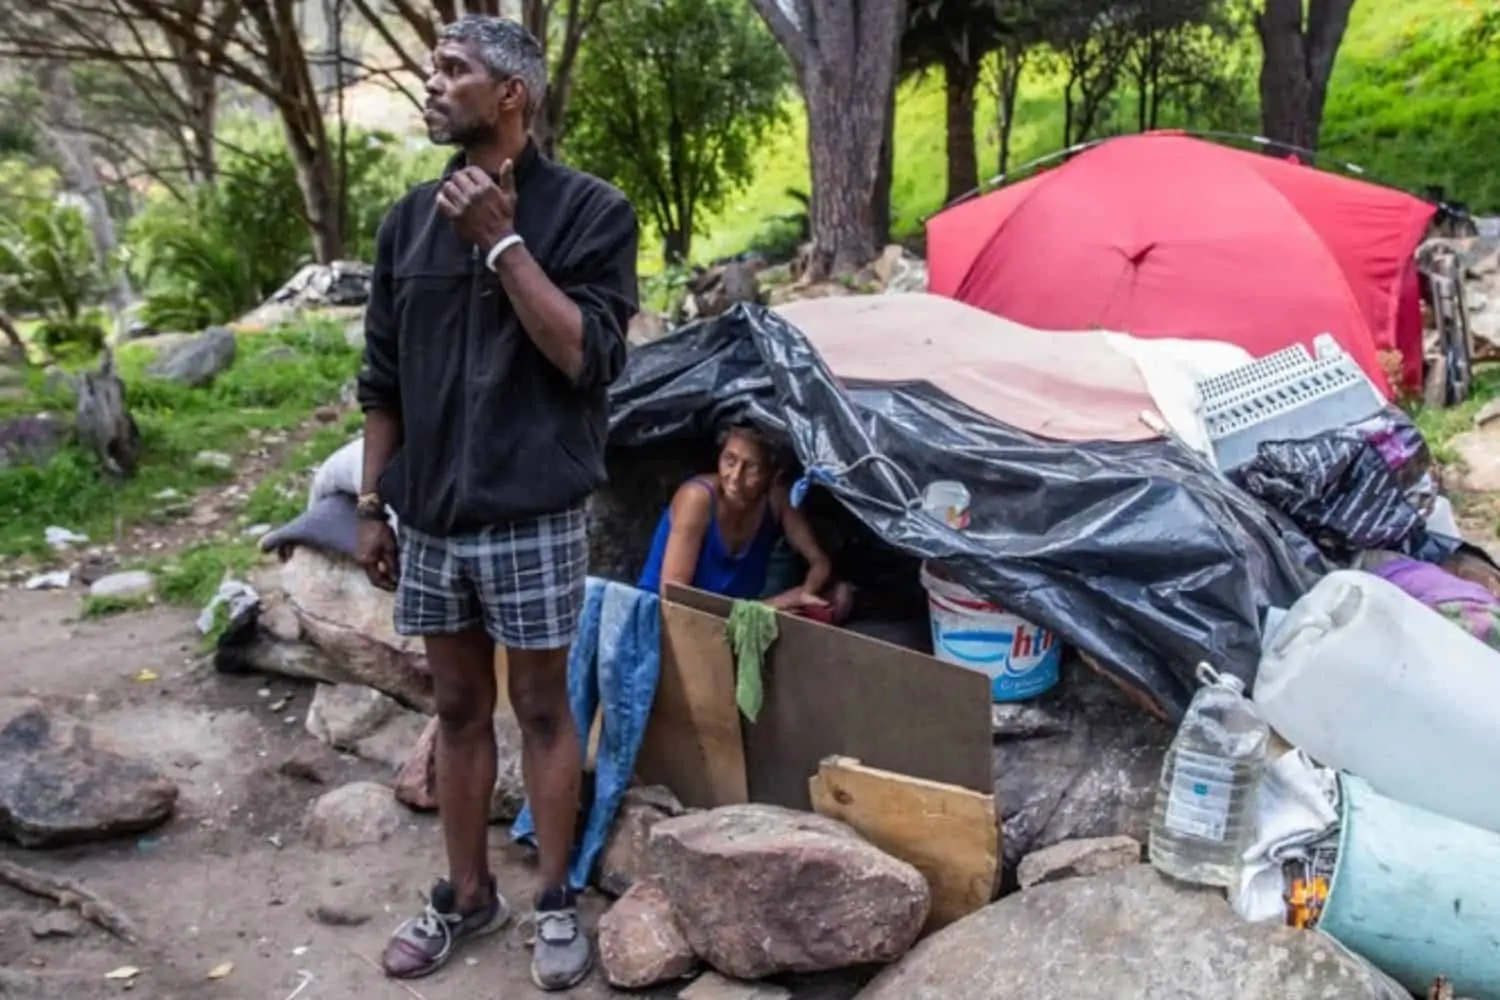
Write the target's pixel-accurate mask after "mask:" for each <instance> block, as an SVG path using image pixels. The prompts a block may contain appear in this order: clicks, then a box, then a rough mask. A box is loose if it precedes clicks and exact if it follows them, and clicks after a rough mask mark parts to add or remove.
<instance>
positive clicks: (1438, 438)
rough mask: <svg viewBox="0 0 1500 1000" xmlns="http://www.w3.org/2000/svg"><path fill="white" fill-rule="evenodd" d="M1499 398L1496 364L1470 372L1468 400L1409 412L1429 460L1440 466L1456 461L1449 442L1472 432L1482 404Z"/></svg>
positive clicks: (1498, 366)
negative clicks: (1426, 448)
mask: <svg viewBox="0 0 1500 1000" xmlns="http://www.w3.org/2000/svg"><path fill="white" fill-rule="evenodd" d="M1496 397H1500V364H1492V365H1482V366H1480V367H1479V368H1478V369H1476V370H1475V372H1474V381H1473V385H1472V387H1471V389H1470V392H1469V398H1468V399H1467V400H1465V401H1464V402H1463V403H1461V404H1460V405H1458V406H1454V407H1451V408H1448V409H1443V408H1441V407H1426V406H1422V405H1420V404H1418V405H1416V406H1413V407H1412V409H1411V413H1412V418H1413V419H1414V420H1415V421H1416V424H1417V429H1418V430H1420V431H1421V432H1422V437H1423V439H1425V440H1426V441H1427V447H1428V448H1429V449H1430V450H1431V451H1432V457H1433V458H1435V459H1437V460H1438V461H1439V462H1441V463H1443V464H1445V465H1446V464H1448V463H1450V462H1453V461H1454V460H1456V459H1457V458H1458V455H1457V454H1456V453H1455V452H1454V450H1453V448H1452V446H1451V445H1450V444H1449V442H1450V441H1451V440H1452V439H1453V438H1455V437H1457V436H1458V435H1460V434H1462V433H1463V432H1464V431H1471V430H1473V429H1474V417H1475V416H1476V415H1477V414H1478V413H1479V411H1480V410H1481V409H1483V408H1484V406H1485V404H1486V403H1488V402H1490V401H1491V400H1493V399H1495V398H1496Z"/></svg>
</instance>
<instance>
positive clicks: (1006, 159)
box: [995, 47, 1026, 176]
mask: <svg viewBox="0 0 1500 1000" xmlns="http://www.w3.org/2000/svg"><path fill="white" fill-rule="evenodd" d="M1000 60H1001V62H1000V68H999V73H1000V86H999V88H998V93H997V94H996V95H995V97H996V100H995V114H996V117H997V118H998V119H999V121H998V122H997V124H998V125H999V129H1000V156H999V164H998V165H999V168H1000V169H999V170H998V171H997V173H999V174H1000V175H1002V176H1003V175H1004V174H1005V172H1006V171H1007V170H1009V169H1010V139H1011V135H1012V134H1013V133H1014V132H1015V125H1016V97H1017V96H1018V95H1019V93H1020V90H1021V71H1022V70H1023V69H1025V68H1026V52H1025V50H1024V49H1020V48H1019V47H1018V48H1016V49H1014V50H1012V51H1010V52H1004V53H1002V54H1001V56H1000Z"/></svg>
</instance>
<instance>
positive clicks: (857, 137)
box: [754, 0, 906, 280]
mask: <svg viewBox="0 0 1500 1000" xmlns="http://www.w3.org/2000/svg"><path fill="white" fill-rule="evenodd" d="M754 3H755V7H756V10H758V11H759V12H760V15H761V18H762V19H763V20H764V21H765V22H766V24H767V26H769V27H770V29H771V32H772V34H774V35H775V36H776V39H777V41H779V42H780V43H781V46H782V48H784V49H785V50H786V52H787V55H788V56H789V57H790V58H791V61H792V65H793V66H794V67H795V69H796V71H797V81H798V83H799V84H800V85H801V88H802V96H803V98H804V99H805V100H806V102H807V125H808V130H807V145H808V154H809V155H808V160H809V162H810V164H811V166H812V187H813V193H812V213H811V214H812V255H811V257H810V259H809V261H808V272H807V273H808V276H809V277H810V278H812V279H813V280H818V279H820V278H826V277H827V276H829V275H830V274H831V273H836V272H837V273H843V272H852V271H856V270H858V269H859V268H860V267H863V266H864V265H865V264H867V263H869V262H870V261H871V260H873V259H874V257H875V254H876V252H877V250H878V248H879V240H878V238H877V237H878V233H877V232H876V218H875V216H876V211H875V193H876V189H877V187H878V185H879V181H880V163H881V146H882V144H883V143H884V141H885V136H886V126H887V123H888V120H889V118H890V103H891V94H892V89H891V88H892V87H893V86H894V83H893V81H894V80H895V77H896V61H897V55H898V52H899V49H900V42H901V27H902V25H903V24H904V23H905V20H906V0H799V2H798V3H796V4H795V5H791V6H788V5H786V4H784V3H783V0H754Z"/></svg>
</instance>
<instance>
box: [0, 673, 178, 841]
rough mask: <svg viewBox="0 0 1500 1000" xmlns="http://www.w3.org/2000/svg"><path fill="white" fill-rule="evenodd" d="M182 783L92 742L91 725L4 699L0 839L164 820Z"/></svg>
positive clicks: (93, 832) (88, 833)
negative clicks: (179, 784)
mask: <svg viewBox="0 0 1500 1000" xmlns="http://www.w3.org/2000/svg"><path fill="white" fill-rule="evenodd" d="M176 807H177V785H176V784H174V783H173V782H172V781H171V780H169V779H168V778H167V777H166V776H165V775H163V774H162V773H161V772H159V771H158V770H157V769H156V768H155V767H152V766H151V765H150V764H147V763H145V762H143V761H136V760H130V759H128V758H125V757H122V756H120V755H119V754H117V753H114V752H113V751H111V750H106V749H104V748H102V747H97V746H95V745H94V739H93V732H92V730H90V729H89V727H87V726H85V725H83V724H82V723H79V722H77V721H75V720H73V719H70V718H68V717H66V716H65V715H62V714H61V713H58V712H54V711H52V710H49V709H48V708H46V707H44V706H43V705H42V703H41V702H39V701H37V700H36V699H33V698H0V837H7V838H9V839H11V840H14V841H15V842H17V843H18V844H20V845H21V846H22V847H54V846H59V845H63V844H76V843H81V842H84V841H91V840H104V839H106V838H109V837H118V836H123V835H125V834H133V833H140V832H142V831H145V830H150V829H152V828H153V827H156V826H159V825H160V824H162V823H164V822H166V820H167V819H168V818H170V817H171V815H172V812H173V810H174V809H175V808H176Z"/></svg>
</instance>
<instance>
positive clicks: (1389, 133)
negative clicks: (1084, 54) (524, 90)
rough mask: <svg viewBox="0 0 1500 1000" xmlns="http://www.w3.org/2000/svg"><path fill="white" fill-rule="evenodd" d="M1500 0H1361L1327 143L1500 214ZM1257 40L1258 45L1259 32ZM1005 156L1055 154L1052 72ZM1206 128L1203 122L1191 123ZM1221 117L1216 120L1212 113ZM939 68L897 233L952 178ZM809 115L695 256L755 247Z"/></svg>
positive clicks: (991, 142) (791, 177) (781, 205)
mask: <svg viewBox="0 0 1500 1000" xmlns="http://www.w3.org/2000/svg"><path fill="white" fill-rule="evenodd" d="M1495 2H1497V0H1420V2H1417V0H1404V2H1398V0H1360V2H1358V3H1357V4H1356V5H1355V8H1354V13H1353V18H1352V20H1351V23H1350V27H1349V33H1348V35H1347V36H1346V38H1345V41H1344V45H1343V47H1342V49H1341V50H1340V53H1339V60H1338V63H1337V65H1336V67H1335V69H1334V77H1333V83H1332V86H1331V88H1330V94H1329V100H1328V106H1327V112H1326V121H1325V125H1324V130H1323V149H1324V151H1325V152H1326V153H1327V154H1329V155H1330V156H1333V157H1338V158H1340V159H1344V160H1348V161H1351V162H1353V163H1357V164H1359V165H1361V166H1363V167H1365V168H1367V169H1368V170H1369V171H1370V173H1371V174H1372V175H1374V176H1376V177H1378V178H1380V179H1382V180H1384V181H1386V182H1387V183H1392V184H1396V185H1399V186H1402V187H1406V188H1409V189H1412V190H1417V191H1420V190H1421V188H1423V187H1424V186H1426V185H1428V184H1441V185H1444V186H1445V187H1446V188H1447V190H1448V195H1449V197H1451V198H1456V199H1458V200H1461V201H1466V202H1467V203H1468V204H1469V205H1470V206H1471V207H1472V208H1474V209H1475V210H1482V211H1500V146H1497V145H1496V139H1495V137H1496V136H1500V48H1497V47H1493V46H1492V47H1491V49H1490V50H1489V51H1475V50H1472V49H1465V48H1463V47H1462V46H1460V45H1459V44H1458V39H1459V37H1460V36H1461V35H1462V33H1463V31H1464V29H1465V28H1466V27H1467V26H1468V25H1471V24H1472V23H1474V21H1475V20H1476V19H1477V18H1478V17H1479V11H1480V5H1481V4H1493V3H1495ZM1249 44H1252V45H1253V44H1254V42H1253V40H1252V41H1251V42H1250V43H1249ZM1017 117H1018V122H1017V126H1016V130H1015V134H1014V137H1013V140H1012V150H1013V154H1012V159H1011V163H1012V164H1013V165H1014V164H1021V163H1024V162H1026V161H1027V160H1029V159H1032V158H1035V157H1038V156H1043V155H1046V154H1048V153H1051V152H1053V151H1055V150H1056V149H1057V148H1058V147H1059V146H1060V144H1061V141H1062V101H1061V97H1060V94H1059V88H1058V85H1057V83H1056V81H1054V80H1050V79H1047V78H1040V77H1033V78H1031V79H1028V80H1027V81H1026V83H1025V86H1024V89H1023V91H1022V95H1021V106H1020V108H1019V110H1018V116H1017ZM993 121H994V102H993V101H992V100H990V99H989V98H988V97H981V100H980V106H979V113H978V122H977V126H978V131H979V135H980V139H981V145H980V151H979V163H980V174H981V175H982V176H986V177H988V176H991V175H993V174H994V173H995V166H996V134H995V130H994V128H993ZM1197 124H1198V125H1200V126H1201V127H1209V123H1197ZM1212 124H1218V123H1212ZM944 129H945V125H944V116H943V94H942V79H941V77H940V76H936V75H934V76H932V77H929V78H928V79H925V80H916V81H912V82H910V83H908V84H906V85H905V86H903V87H902V89H901V93H900V96H899V100H898V108H897V118H896V177H895V184H894V188H893V192H892V201H893V205H892V208H893V211H894V215H895V220H896V228H897V231H898V232H899V233H906V232H911V231H913V230H915V229H916V228H917V227H918V226H919V225H920V220H921V219H922V217H923V216H924V215H926V214H928V213H930V212H932V211H934V210H935V209H937V208H938V207H939V206H940V205H941V203H942V198H943V194H944V188H945V186H946V177H947V174H946V165H945V143H944ZM806 142H807V140H806V120H805V117H804V115H803V113H802V109H801V105H800V104H799V105H798V106H797V107H796V108H795V109H794V112H793V114H792V115H791V116H790V121H789V123H788V125H787V126H786V127H785V128H783V129H781V130H780V131H779V132H777V133H776V134H775V135H773V136H771V137H770V138H769V139H768V140H767V141H766V143H765V146H764V148H763V149H762V151H761V154H760V157H759V163H758V166H757V171H756V177H755V180H754V181H753V182H752V183H751V184H750V186H749V187H748V188H747V189H746V190H745V191H744V192H743V193H742V194H741V195H740V196H739V197H738V198H736V199H735V200H734V201H732V202H731V204H730V206H729V207H728V208H727V209H726V210H725V211H724V212H722V213H721V214H720V217H719V218H716V219H713V220H710V221H709V223H708V225H707V229H708V232H707V233H706V234H705V235H704V236H703V237H702V238H700V239H699V240H698V241H696V243H695V244H694V254H693V256H694V257H695V258H697V259H698V260H700V261H706V260H710V259H712V258H714V257H716V256H720V255H723V254H728V253H734V252H737V251H739V250H742V249H743V248H745V247H746V246H747V245H749V244H751V243H752V242H753V241H754V240H755V237H756V235H757V233H758V232H759V231H760V230H761V229H762V226H763V225H764V220H766V219H767V218H768V217H772V216H775V215H777V214H780V213H784V212H788V211H791V210H792V209H794V208H795V202H794V200H793V199H792V198H790V197H788V195H787V193H786V191H787V189H788V188H800V189H801V190H804V191H805V190H807V188H808V169H807V146H806Z"/></svg>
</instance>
